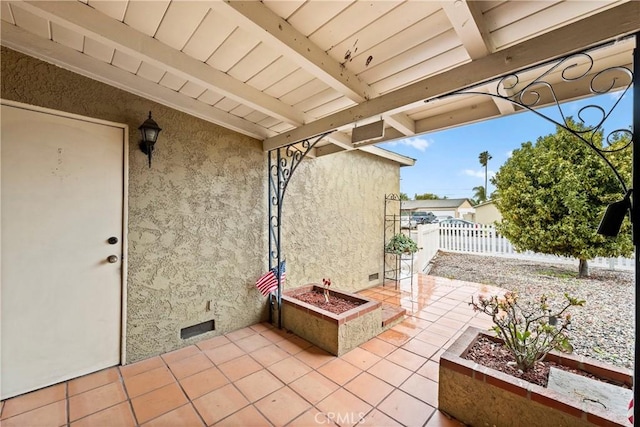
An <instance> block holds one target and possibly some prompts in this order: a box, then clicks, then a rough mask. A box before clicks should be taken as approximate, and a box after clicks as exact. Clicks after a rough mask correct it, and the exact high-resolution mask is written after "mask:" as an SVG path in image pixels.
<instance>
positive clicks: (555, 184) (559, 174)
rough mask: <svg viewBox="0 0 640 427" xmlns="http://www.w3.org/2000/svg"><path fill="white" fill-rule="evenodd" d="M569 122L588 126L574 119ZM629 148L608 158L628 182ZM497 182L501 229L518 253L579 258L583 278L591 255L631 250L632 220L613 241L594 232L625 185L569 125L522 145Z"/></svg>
mask: <svg viewBox="0 0 640 427" xmlns="http://www.w3.org/2000/svg"><path fill="white" fill-rule="evenodd" d="M568 126H569V127H571V128H572V129H576V130H582V131H585V130H587V127H585V126H584V125H583V124H578V123H576V122H574V121H573V120H572V119H571V118H569V119H568ZM593 141H594V143H595V144H597V145H599V146H600V147H602V134H601V133H596V134H595V135H594V136H593ZM626 142H628V136H626V135H623V136H621V137H619V138H617V139H616V138H614V141H613V146H614V147H615V146H617V147H620V146H622V145H624V144H625V143H626ZM630 151H631V150H621V151H619V152H616V153H614V154H612V155H609V156H608V157H607V158H608V159H609V160H610V161H611V162H612V164H613V165H614V166H615V167H616V168H617V169H618V171H619V172H620V174H621V175H622V177H623V178H624V179H625V180H626V182H629V178H630V176H631V153H630ZM493 184H494V185H495V186H496V188H497V196H498V199H497V200H496V206H497V207H498V209H499V210H500V212H501V214H502V217H503V220H502V223H501V224H499V225H498V231H499V232H500V233H502V234H503V235H504V236H505V237H507V238H508V239H509V240H510V241H511V242H512V243H513V245H514V246H515V248H516V249H517V250H518V251H525V250H531V251H535V252H539V253H545V254H553V255H560V256H568V257H574V258H577V259H579V260H580V271H579V273H580V275H581V276H584V275H588V268H587V264H586V261H587V260H588V259H591V258H594V257H597V256H603V257H615V256H629V255H630V254H631V253H632V249H633V246H632V242H631V227H630V222H629V221H628V219H626V220H625V223H624V224H623V228H622V230H621V232H620V235H619V236H618V237H617V238H615V239H612V238H605V237H603V236H600V235H598V234H596V230H597V228H598V224H599V222H600V219H601V218H602V215H603V214H604V211H605V209H606V207H607V205H608V204H609V203H612V202H614V201H617V200H620V199H621V198H622V195H623V194H622V188H621V186H620V183H619V182H618V180H617V179H616V177H615V175H614V174H613V172H612V171H611V169H610V168H609V167H608V166H607V165H606V164H605V162H604V161H603V160H602V159H601V158H600V157H599V156H598V155H597V154H596V153H595V152H594V151H593V150H592V149H591V148H589V147H588V146H587V145H586V144H585V143H584V142H583V141H581V140H580V139H579V138H577V137H576V136H574V135H573V134H571V133H570V132H569V131H567V130H566V129H563V128H561V127H559V126H558V127H557V129H556V133H555V134H551V135H547V136H544V137H540V138H538V140H537V141H536V143H535V144H532V143H531V142H526V143H523V144H522V146H521V147H520V148H519V149H518V150H515V151H514V152H513V155H512V157H511V158H510V159H509V160H507V162H506V163H505V164H504V165H503V166H502V167H501V168H500V170H499V171H498V173H497V174H496V176H495V178H494V179H493ZM627 218H628V217H627Z"/></svg>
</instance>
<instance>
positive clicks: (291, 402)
mask: <svg viewBox="0 0 640 427" xmlns="http://www.w3.org/2000/svg"><path fill="white" fill-rule="evenodd" d="M255 406H256V408H257V409H258V410H259V411H260V412H261V413H262V414H263V415H264V416H266V417H267V419H268V420H269V421H270V422H271V423H272V424H274V425H276V426H283V425H285V424H287V423H288V422H289V421H291V420H293V419H294V418H296V417H298V415H300V414H302V413H303V412H304V411H306V410H307V409H309V408H310V406H311V405H309V403H308V402H307V401H305V400H304V399H303V398H301V397H300V396H298V395H297V394H296V393H295V392H294V391H293V390H291V389H290V388H289V387H282V388H281V389H279V390H277V391H275V392H273V393H271V394H269V395H267V396H265V397H263V398H262V399H260V400H258V401H257V402H256V403H255Z"/></svg>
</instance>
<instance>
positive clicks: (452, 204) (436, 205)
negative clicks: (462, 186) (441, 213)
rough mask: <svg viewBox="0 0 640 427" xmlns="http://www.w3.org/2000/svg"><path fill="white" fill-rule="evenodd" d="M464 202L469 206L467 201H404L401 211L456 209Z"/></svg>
mask: <svg viewBox="0 0 640 427" xmlns="http://www.w3.org/2000/svg"><path fill="white" fill-rule="evenodd" d="M464 202H468V203H469V204H471V202H470V201H469V199H437V200H406V201H403V202H402V209H446V208H452V209H457V208H459V207H460V206H461V205H462V204H464Z"/></svg>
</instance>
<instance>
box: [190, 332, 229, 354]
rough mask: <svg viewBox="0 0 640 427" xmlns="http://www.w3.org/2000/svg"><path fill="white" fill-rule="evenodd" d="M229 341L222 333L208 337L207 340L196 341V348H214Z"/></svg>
mask: <svg viewBox="0 0 640 427" xmlns="http://www.w3.org/2000/svg"><path fill="white" fill-rule="evenodd" d="M230 342H231V341H230V340H229V338H227V337H225V336H224V335H220V336H217V337H213V338H209V339H208V340H204V341H200V342H199V343H196V346H198V348H199V349H200V350H203V351H204V350H211V349H212V348H216V347H221V346H223V345H226V344H229V343H230Z"/></svg>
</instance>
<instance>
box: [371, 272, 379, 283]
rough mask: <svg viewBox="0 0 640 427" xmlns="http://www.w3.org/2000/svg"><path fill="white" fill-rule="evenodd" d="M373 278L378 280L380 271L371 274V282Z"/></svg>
mask: <svg viewBox="0 0 640 427" xmlns="http://www.w3.org/2000/svg"><path fill="white" fill-rule="evenodd" d="M372 280H378V273H376V274H370V275H369V281H370V282H371V281H372Z"/></svg>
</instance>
